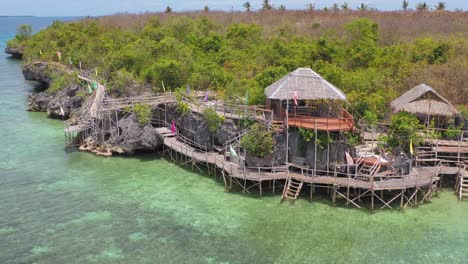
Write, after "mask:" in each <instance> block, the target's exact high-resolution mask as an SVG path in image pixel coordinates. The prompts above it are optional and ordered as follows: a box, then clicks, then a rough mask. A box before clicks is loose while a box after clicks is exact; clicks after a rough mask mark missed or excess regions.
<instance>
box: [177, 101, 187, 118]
mask: <svg viewBox="0 0 468 264" xmlns="http://www.w3.org/2000/svg"><path fill="white" fill-rule="evenodd" d="M189 112H190V106H189V105H188V103H186V102H182V101H179V102H177V113H178V114H179V115H186V114H188V113H189Z"/></svg>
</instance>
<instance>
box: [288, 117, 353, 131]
mask: <svg viewBox="0 0 468 264" xmlns="http://www.w3.org/2000/svg"><path fill="white" fill-rule="evenodd" d="M288 125H289V126H290V127H302V128H307V129H311V130H315V129H317V130H318V131H329V132H340V131H352V130H353V129H354V125H353V124H352V122H349V121H348V120H346V119H341V118H323V117H302V116H301V117H298V116H296V117H294V116H291V117H289V118H288Z"/></svg>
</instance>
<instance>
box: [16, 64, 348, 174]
mask: <svg viewBox="0 0 468 264" xmlns="http://www.w3.org/2000/svg"><path fill="white" fill-rule="evenodd" d="M67 73H69V70H68V68H66V67H65V66H63V65H56V64H49V63H46V62H35V63H33V64H29V65H25V66H24V68H23V75H24V77H25V79H26V80H30V81H36V82H38V83H39V84H40V85H41V86H42V87H43V90H42V91H39V92H34V93H32V94H31V95H30V96H29V97H28V108H27V110H28V111H34V112H47V114H48V116H49V117H51V118H62V119H73V118H75V116H77V115H78V114H79V113H80V109H81V106H82V104H83V103H84V101H85V99H86V97H85V96H83V94H84V95H86V92H87V90H86V88H85V87H84V85H83V84H80V83H72V84H69V85H67V86H66V87H62V88H61V89H59V90H58V91H57V92H55V93H50V92H49V91H47V87H49V86H50V85H52V79H53V78H52V74H67ZM61 108H62V109H63V112H64V113H63V114H64V115H63V116H62V115H61ZM159 111H160V110H158V109H157V108H156V107H153V109H152V111H151V115H152V118H153V117H157V116H161V114H162V115H164V113H162V112H159ZM166 115H167V120H174V121H175V122H176V123H177V124H178V129H179V132H180V133H181V134H183V135H184V136H185V137H187V138H190V139H192V140H193V141H195V142H196V143H198V144H200V145H204V146H205V145H206V146H207V147H208V148H209V149H213V148H214V145H218V146H222V145H224V144H225V143H226V141H227V140H228V139H229V138H232V137H233V136H235V135H236V134H237V133H239V132H240V131H241V130H242V129H241V127H240V124H239V123H238V122H236V121H235V120H231V119H225V120H224V122H223V123H222V124H221V126H220V128H219V129H218V130H217V131H216V132H215V133H213V134H212V133H211V132H210V130H209V128H208V125H207V123H206V121H205V120H204V118H203V117H202V116H201V115H200V114H198V113H194V112H189V113H185V114H180V113H178V111H177V107H176V105H175V104H173V105H168V106H167V112H166ZM118 130H119V132H118V135H117V136H114V137H109V138H107V139H105V140H103V141H101V143H100V144H98V143H97V142H96V141H95V139H93V138H92V137H88V138H86V139H84V140H83V143H82V144H81V146H80V147H79V149H80V150H82V151H89V152H91V153H94V154H96V155H98V156H105V157H108V156H112V154H125V155H132V154H134V153H136V152H139V151H154V150H155V149H156V148H158V147H159V146H161V145H162V144H163V139H162V138H159V136H158V134H157V133H156V131H155V129H154V127H153V126H152V125H151V124H140V123H139V122H138V120H137V117H136V116H135V114H130V115H128V116H126V117H125V118H123V119H121V120H120V121H119V127H118ZM293 138H297V140H291V141H290V142H289V146H287V145H286V139H285V136H284V135H282V134H275V135H274V141H275V148H274V151H273V153H272V154H271V155H270V156H268V157H266V158H264V159H258V158H255V157H246V159H247V163H248V165H249V166H256V167H263V166H272V165H273V166H275V165H278V164H284V162H285V155H284V153H285V152H286V149H287V148H288V147H289V149H290V150H294V149H297V147H296V146H297V145H301V142H296V141H300V137H299V136H297V137H293ZM302 144H304V143H303V142H302ZM294 145H296V146H294ZM338 147H339V146H338V145H337V146H336V148H338ZM311 148H313V146H312V145H311V144H308V145H307V147H306V150H307V151H306V152H308V153H313V151H311V150H310V149H311ZM322 152H323V151H319V153H318V155H317V159H319V160H321V159H323V157H322V156H324V153H322ZM310 160H313V157H308V158H307V161H310Z"/></svg>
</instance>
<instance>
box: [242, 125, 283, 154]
mask: <svg viewBox="0 0 468 264" xmlns="http://www.w3.org/2000/svg"><path fill="white" fill-rule="evenodd" d="M274 145H275V142H274V140H273V136H272V135H271V133H270V132H268V131H267V129H266V128H265V126H264V125H261V124H259V123H256V124H254V125H253V126H252V127H251V128H250V129H249V131H248V132H247V133H246V134H245V135H244V136H243V137H242V138H241V141H240V146H241V147H242V148H243V149H245V150H246V151H247V153H249V154H251V155H253V156H255V157H258V158H264V157H266V156H268V155H270V154H271V153H273V147H274Z"/></svg>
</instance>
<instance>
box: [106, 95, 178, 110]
mask: <svg viewBox="0 0 468 264" xmlns="http://www.w3.org/2000/svg"><path fill="white" fill-rule="evenodd" d="M174 101H175V96H174V94H173V93H161V94H155V95H143V96H135V97H125V98H117V99H111V98H106V99H104V100H103V105H102V110H117V109H122V108H125V107H130V106H133V105H135V104H146V105H155V104H164V103H170V102H174Z"/></svg>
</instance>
